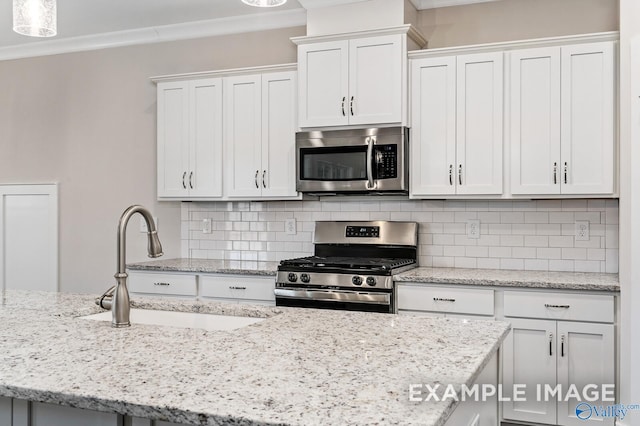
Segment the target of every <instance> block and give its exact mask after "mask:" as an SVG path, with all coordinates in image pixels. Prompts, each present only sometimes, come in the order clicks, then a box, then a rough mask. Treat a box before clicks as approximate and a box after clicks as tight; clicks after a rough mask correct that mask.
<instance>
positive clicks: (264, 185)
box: [262, 170, 267, 188]
mask: <svg viewBox="0 0 640 426" xmlns="http://www.w3.org/2000/svg"><path fill="white" fill-rule="evenodd" d="M266 174H267V171H266V170H263V171H262V187H263V188H266V187H267V184H266V183H265V182H264V176H265V175H266Z"/></svg>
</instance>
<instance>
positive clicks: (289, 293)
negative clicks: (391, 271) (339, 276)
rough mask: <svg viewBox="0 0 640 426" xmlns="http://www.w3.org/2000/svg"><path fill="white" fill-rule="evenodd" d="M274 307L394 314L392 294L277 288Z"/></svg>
mask: <svg viewBox="0 0 640 426" xmlns="http://www.w3.org/2000/svg"><path fill="white" fill-rule="evenodd" d="M275 295H276V306H292V307H299V308H318V309H335V310H346V311H365V312H383V313H394V309H395V307H394V300H393V293H392V292H390V291H389V292H386V291H385V292H381V291H378V292H366V291H351V290H333V289H331V290H329V289H317V288H309V289H306V288H300V287H277V288H276V289H275Z"/></svg>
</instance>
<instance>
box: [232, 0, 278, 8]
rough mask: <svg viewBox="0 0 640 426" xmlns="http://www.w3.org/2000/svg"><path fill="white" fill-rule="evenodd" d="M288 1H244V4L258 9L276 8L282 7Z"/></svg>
mask: <svg viewBox="0 0 640 426" xmlns="http://www.w3.org/2000/svg"><path fill="white" fill-rule="evenodd" d="M286 2H287V0H242V3H244V4H248V5H249V6H256V7H276V6H282V5H283V4H285V3H286Z"/></svg>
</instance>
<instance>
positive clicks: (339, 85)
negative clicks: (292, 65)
mask: <svg viewBox="0 0 640 426" xmlns="http://www.w3.org/2000/svg"><path fill="white" fill-rule="evenodd" d="M298 75H299V78H300V90H299V98H298V99H299V119H300V122H299V124H300V127H321V126H340V125H346V124H348V123H349V117H348V116H347V109H348V100H349V99H348V96H349V93H348V92H349V42H348V41H347V40H342V41H331V42H323V43H313V44H305V45H301V46H300V47H299V48H298Z"/></svg>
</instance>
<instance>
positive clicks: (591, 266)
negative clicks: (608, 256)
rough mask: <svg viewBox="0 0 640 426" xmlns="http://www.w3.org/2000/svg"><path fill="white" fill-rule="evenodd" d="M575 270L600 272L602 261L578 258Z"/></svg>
mask: <svg viewBox="0 0 640 426" xmlns="http://www.w3.org/2000/svg"><path fill="white" fill-rule="evenodd" d="M574 271H575V272H600V262H596V261H590V260H576V261H575V262H574Z"/></svg>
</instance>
